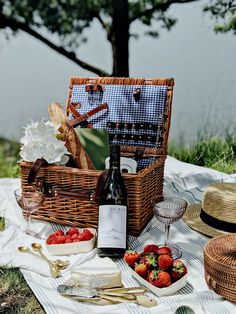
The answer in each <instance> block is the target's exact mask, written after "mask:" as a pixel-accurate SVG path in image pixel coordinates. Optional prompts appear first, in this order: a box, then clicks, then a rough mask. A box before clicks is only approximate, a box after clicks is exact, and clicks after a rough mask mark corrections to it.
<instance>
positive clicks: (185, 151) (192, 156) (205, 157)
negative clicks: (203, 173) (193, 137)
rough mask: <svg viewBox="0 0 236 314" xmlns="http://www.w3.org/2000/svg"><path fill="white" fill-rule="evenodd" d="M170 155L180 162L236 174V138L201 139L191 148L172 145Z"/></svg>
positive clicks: (169, 150)
mask: <svg viewBox="0 0 236 314" xmlns="http://www.w3.org/2000/svg"><path fill="white" fill-rule="evenodd" d="M168 154H169V155H171V156H173V157H176V158H177V159H179V160H182V161H185V162H188V163H191V164H194V165H198V166H204V167H208V168H212V169H214V170H218V171H221V172H225V173H228V174H231V173H235V172H236V137H233V136H227V137H226V138H218V137H210V138H201V139H199V140H198V141H197V142H196V143H195V144H193V145H191V146H178V145H177V144H175V143H170V145H169V149H168Z"/></svg>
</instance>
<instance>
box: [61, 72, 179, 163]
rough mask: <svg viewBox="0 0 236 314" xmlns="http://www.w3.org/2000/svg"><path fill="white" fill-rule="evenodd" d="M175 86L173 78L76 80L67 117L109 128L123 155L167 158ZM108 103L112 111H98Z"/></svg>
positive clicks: (69, 100)
mask: <svg viewBox="0 0 236 314" xmlns="http://www.w3.org/2000/svg"><path fill="white" fill-rule="evenodd" d="M173 86H174V79H173V78H167V79H160V78H156V79H145V78H121V77H120V78H119V77H72V78H71V79H70V85H69V94H68V101H67V114H68V115H71V117H72V118H73V117H75V114H76V118H77V119H78V116H77V113H78V115H80V117H81V116H85V117H86V114H87V117H88V119H87V121H86V122H87V123H89V125H90V126H93V127H94V128H106V129H107V130H108V133H109V140H110V142H111V143H114V144H118V145H120V146H121V151H122V152H123V153H124V152H126V153H127V154H128V153H130V154H131V155H132V154H134V153H136V154H137V153H138V154H139V157H141V156H146V157H156V156H157V155H166V153H167V142H168V136H169V129H170V117H171V106H172V95H173ZM104 102H105V103H106V104H107V105H108V109H107V108H105V110H96V108H98V107H99V105H100V107H101V103H104ZM75 109H76V111H77V112H76V111H75ZM90 112H92V113H94V112H95V113H94V114H93V115H92V116H90V115H89V113H90Z"/></svg>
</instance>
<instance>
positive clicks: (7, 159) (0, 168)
mask: <svg viewBox="0 0 236 314" xmlns="http://www.w3.org/2000/svg"><path fill="white" fill-rule="evenodd" d="M19 150H20V145H19V143H17V142H13V141H7V140H4V139H2V138H0V178H3V177H10V178H16V177H18V176H19V167H18V165H17V161H18V160H19V159H20V156H19Z"/></svg>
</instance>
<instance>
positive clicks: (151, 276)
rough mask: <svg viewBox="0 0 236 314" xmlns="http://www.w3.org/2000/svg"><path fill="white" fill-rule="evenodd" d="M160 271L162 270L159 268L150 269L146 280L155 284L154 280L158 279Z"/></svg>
mask: <svg viewBox="0 0 236 314" xmlns="http://www.w3.org/2000/svg"><path fill="white" fill-rule="evenodd" d="M159 272H160V270H158V269H157V270H155V269H153V270H149V271H148V273H147V277H146V280H147V281H148V282H150V283H151V284H153V282H154V280H156V279H157V277H158V273H159Z"/></svg>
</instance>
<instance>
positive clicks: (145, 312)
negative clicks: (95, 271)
mask: <svg viewBox="0 0 236 314" xmlns="http://www.w3.org/2000/svg"><path fill="white" fill-rule="evenodd" d="M214 181H225V182H236V174H233V175H226V174H223V173H220V172H217V171H213V170H210V169H207V168H202V167H198V166H193V165H190V164H186V163H183V162H179V161H177V160H176V159H174V158H171V157H168V158H167V161H166V166H165V179H164V184H165V193H166V194H169V195H170V194H178V195H179V196H181V197H183V198H185V199H186V200H187V201H188V202H189V203H197V202H199V201H200V200H201V197H202V192H203V190H204V187H205V186H206V185H208V184H210V183H211V182H214ZM19 185H20V181H19V180H18V179H8V178H6V179H0V216H5V217H6V218H7V221H8V225H13V224H14V225H17V226H20V227H22V226H24V224H25V222H24V219H23V217H22V215H21V213H20V211H19V209H18V207H17V205H16V203H15V200H14V196H13V190H14V189H15V188H17V187H19ZM44 224H45V223H43V225H44ZM47 225H48V226H49V225H50V228H52V229H54V230H55V229H57V228H58V227H60V226H59V225H56V224H54V223H51V224H49V223H47ZM37 227H38V228H41V227H42V224H41V223H40V222H37V223H36V224H35V228H37ZM150 239H151V240H156V241H157V243H162V242H163V239H164V230H163V226H162V225H161V224H160V223H159V222H157V221H156V219H155V218H154V219H153V220H151V221H150V223H149V224H148V225H147V227H146V228H145V230H144V231H143V232H142V234H141V235H140V236H139V237H137V238H136V237H130V247H131V248H132V249H136V250H142V249H143V246H144V243H145V242H147V241H149V240H150ZM207 239H208V238H207V237H205V236H203V235H201V234H199V233H197V232H196V231H194V230H192V229H190V228H189V227H188V226H187V225H186V224H184V222H183V221H182V220H181V221H178V222H176V223H175V224H174V225H172V227H171V231H170V241H171V242H172V243H173V244H175V245H177V246H178V247H179V248H180V250H181V251H182V252H183V256H182V258H183V259H184V260H185V261H186V264H187V266H188V271H189V275H188V283H187V285H186V286H185V287H184V288H182V289H181V290H180V291H178V292H177V293H176V294H175V295H173V296H168V297H161V298H157V302H158V305H157V306H156V307H153V308H149V309H147V308H144V307H141V306H138V305H136V304H130V303H122V304H117V305H109V306H96V305H89V304H85V303H78V302H73V301H70V300H68V299H66V298H63V297H61V296H60V295H59V294H58V293H57V291H56V288H57V286H58V285H59V284H62V283H63V282H64V280H65V278H64V277H61V278H58V279H53V278H51V277H45V276H42V275H40V274H38V273H35V272H33V271H29V270H23V269H22V270H21V271H22V274H23V275H24V278H25V279H26V281H27V283H28V284H29V286H30V287H31V289H32V290H33V292H34V294H35V295H36V297H37V299H38V300H39V302H40V303H41V304H42V306H43V307H44V309H45V311H46V313H49V314H72V313H86V314H93V313H104V314H105V313H106V314H121V313H122V314H123V313H130V314H131V313H132V314H136V313H137V314H139V313H140V314H151V313H153V314H154V313H155V314H158V313H160V314H171V313H175V311H176V309H177V308H178V307H179V306H181V305H188V306H190V307H192V308H193V309H194V311H195V313H196V314H201V313H207V314H208V313H211V314H233V313H236V304H234V303H232V302H229V301H227V300H225V299H223V298H222V297H221V296H219V295H217V294H215V293H214V292H213V291H210V290H209V289H208V287H207V285H206V283H205V280H204V265H203V246H204V244H205V243H206V241H207ZM0 251H1V252H2V250H1V233H0ZM117 264H118V266H119V267H120V269H121V273H122V280H123V283H124V285H125V286H127V287H128V286H137V285H138V283H137V281H136V280H135V279H134V278H132V276H131V275H130V272H129V269H128V267H127V266H126V265H125V263H124V262H123V261H122V260H121V261H118V262H117ZM1 266H4V263H2V264H0V267H1ZM1 301H2V300H1ZM3 301H4V300H3ZM3 301H2V302H3ZM0 304H1V302H0ZM181 313H183V314H185V313H187V312H186V311H184V310H183V311H182V312H181Z"/></svg>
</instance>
